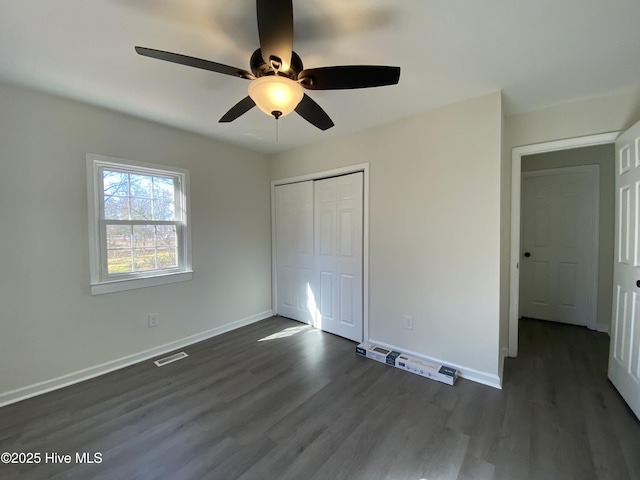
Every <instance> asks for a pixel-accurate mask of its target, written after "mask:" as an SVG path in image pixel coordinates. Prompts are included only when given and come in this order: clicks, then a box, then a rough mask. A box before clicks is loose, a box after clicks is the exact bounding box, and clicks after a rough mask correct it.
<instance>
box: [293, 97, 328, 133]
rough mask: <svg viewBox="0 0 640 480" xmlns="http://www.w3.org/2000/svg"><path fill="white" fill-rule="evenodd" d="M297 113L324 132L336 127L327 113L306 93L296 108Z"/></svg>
mask: <svg viewBox="0 0 640 480" xmlns="http://www.w3.org/2000/svg"><path fill="white" fill-rule="evenodd" d="M296 113H297V114H298V115H300V116H301V117H302V118H304V119H305V120H306V121H307V122H309V123H311V124H312V125H314V126H316V127H318V128H319V129H320V130H323V131H324V130H328V129H330V128H331V127H333V125H334V124H333V121H331V119H330V118H329V115H327V112H325V111H324V110H323V109H322V107H321V106H320V105H318V104H317V103H316V102H315V101H313V99H312V98H311V97H310V96H309V95H307V94H306V93H305V94H304V97H302V100H301V101H300V103H299V104H298V106H297V107H296Z"/></svg>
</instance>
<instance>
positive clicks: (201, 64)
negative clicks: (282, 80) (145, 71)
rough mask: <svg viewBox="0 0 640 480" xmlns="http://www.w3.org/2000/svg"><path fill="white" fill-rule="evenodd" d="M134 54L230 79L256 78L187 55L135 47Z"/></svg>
mask: <svg viewBox="0 0 640 480" xmlns="http://www.w3.org/2000/svg"><path fill="white" fill-rule="evenodd" d="M136 52H138V54H139V55H143V56H145V57H151V58H157V59H158V60H164V61H166V62H171V63H179V64H180V65H187V66H188V67H194V68H201V69H202V70H208V71H210V72H216V73H222V74H224V75H231V76H232V77H240V78H246V79H248V80H253V79H254V78H256V77H255V76H254V75H253V74H252V73H250V72H247V71H246V70H242V69H241V68H236V67H230V66H229V65H223V64H222V63H216V62H210V61H209V60H202V59H201V58H195V57H188V56H187V55H180V54H179V53H171V52H165V51H162V50H155V49H153V48H145V47H136Z"/></svg>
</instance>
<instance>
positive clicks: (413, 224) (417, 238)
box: [271, 93, 502, 384]
mask: <svg viewBox="0 0 640 480" xmlns="http://www.w3.org/2000/svg"><path fill="white" fill-rule="evenodd" d="M501 108H502V107H501V96H500V93H494V94H490V95H487V96H483V97H480V98H476V99H472V100H469V101H465V102H462V103H458V104H455V105H451V106H448V107H445V108H441V109H438V110H434V111H430V112H426V113H423V114H420V115H417V116H413V117H410V118H407V119H404V120H401V121H397V122H394V123H392V124H388V125H384V126H381V127H377V128H373V129H369V130H366V131H363V132H360V133H356V134H354V135H350V136H349V137H346V138H340V139H335V140H330V141H327V142H323V143H320V144H316V145H312V146H308V147H304V148H302V149H298V150H293V151H290V152H285V153H282V154H276V155H273V156H272V157H271V167H272V172H271V176H272V178H273V179H282V178H287V177H292V176H296V175H303V174H308V173H314V172H319V171H323V170H328V169H332V168H337V167H342V166H347V165H354V164H358V163H364V162H370V204H369V205H370V244H369V248H370V253H369V256H370V265H369V272H370V288H369V298H370V305H369V312H370V336H371V338H372V339H375V340H378V341H381V342H385V343H387V344H390V345H394V346H396V347H399V348H402V349H406V350H411V351H414V352H417V353H420V354H423V355H425V356H429V357H433V358H438V359H441V360H443V361H445V362H447V363H451V364H454V365H457V366H461V367H464V368H466V369H470V370H477V371H478V375H477V377H478V379H481V380H485V381H487V382H493V383H495V384H497V383H499V380H498V363H499V360H498V331H499V291H500V288H499V263H500V257H499V255H500V175H501V164H500V160H501V159H500V156H501V125H502V111H501ZM403 315H413V317H414V330H413V331H408V330H405V329H403V326H402V318H403Z"/></svg>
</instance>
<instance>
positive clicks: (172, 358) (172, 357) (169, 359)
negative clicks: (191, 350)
mask: <svg viewBox="0 0 640 480" xmlns="http://www.w3.org/2000/svg"><path fill="white" fill-rule="evenodd" d="M188 356H189V355H187V354H186V353H184V352H180V353H174V354H173V355H169V356H168V357H164V358H161V359H160V360H156V361H155V362H153V363H155V364H156V366H158V367H164V366H165V365H166V364H168V363H172V362H177V361H178V360H182V359H183V358H187V357H188Z"/></svg>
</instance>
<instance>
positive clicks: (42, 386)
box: [0, 310, 273, 407]
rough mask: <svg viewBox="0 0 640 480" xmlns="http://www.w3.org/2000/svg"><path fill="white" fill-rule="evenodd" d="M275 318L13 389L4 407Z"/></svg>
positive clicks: (240, 323) (255, 318) (0, 400)
mask: <svg viewBox="0 0 640 480" xmlns="http://www.w3.org/2000/svg"><path fill="white" fill-rule="evenodd" d="M272 315H273V312H272V311H271V310H267V311H264V312H261V313H258V314H256V315H252V316H250V317H247V318H243V319H241V320H237V321H235V322H231V323H227V324H225V325H222V326H220V327H216V328H212V329H211V330H206V331H204V332H201V333H197V334H195V335H190V336H188V337H185V338H182V339H180V340H176V341H174V342H170V343H166V344H164V345H160V346H157V347H154V348H150V349H148V350H144V351H142V352H139V353H135V354H133V355H127V356H126V357H122V358H118V359H116V360H111V361H109V362H106V363H103V364H101V365H96V366H94V367H89V368H85V369H83V370H78V371H77V372H73V373H69V374H67V375H63V376H61V377H57V378H53V379H51V380H46V381H44V382H39V383H35V384H33V385H29V386H26V387H22V388H18V389H16V390H11V391H9V392H4V393H0V407H3V406H5V405H9V404H11V403H15V402H19V401H21V400H25V399H27V398H30V397H35V396H36V395H42V394H43V393H47V392H50V391H52V390H57V389H59V388H63V387H66V386H68V385H73V384H74V383H79V382H83V381H85V380H89V379H91V378H94V377H98V376H100V375H104V374H105V373H109V372H113V371H114V370H119V369H121V368H124V367H128V366H130V365H134V364H136V363H139V362H142V361H144V360H148V359H150V358H154V357H157V356H159V355H164V354H165V353H169V352H171V351H173V350H177V349H179V348H184V347H186V346H189V345H193V344H194V343H198V342H201V341H203V340H207V339H209V338H211V337H215V336H217V335H221V334H223V333H226V332H230V331H231V330H235V329H237V328H240V327H244V326H246V325H250V324H252V323H255V322H259V321H260V320H264V319H265V318H269V317H271V316H272Z"/></svg>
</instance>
